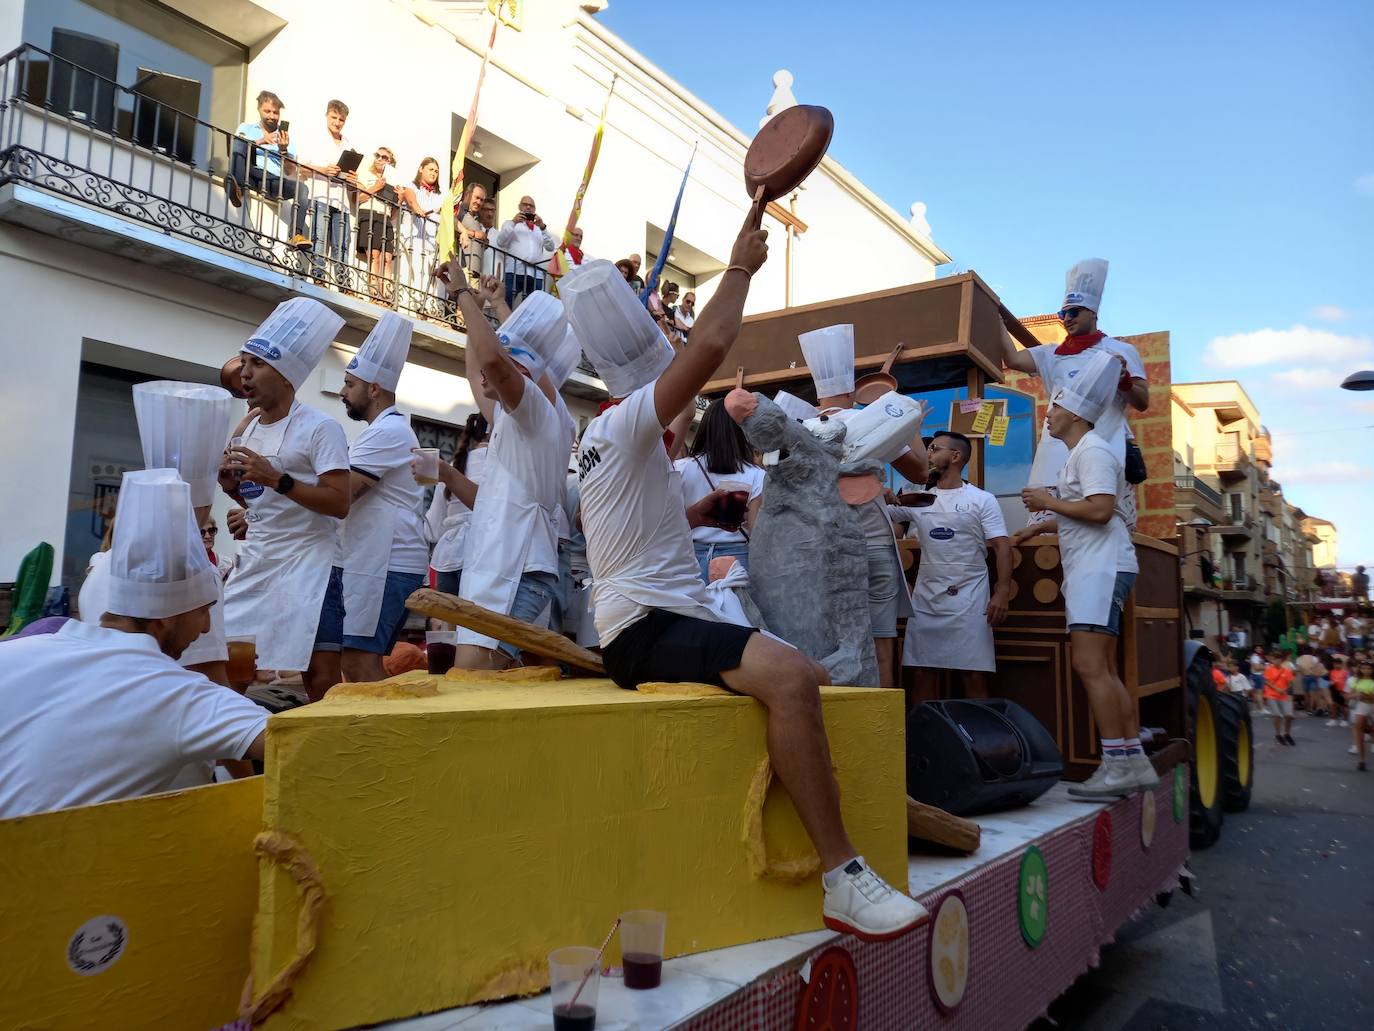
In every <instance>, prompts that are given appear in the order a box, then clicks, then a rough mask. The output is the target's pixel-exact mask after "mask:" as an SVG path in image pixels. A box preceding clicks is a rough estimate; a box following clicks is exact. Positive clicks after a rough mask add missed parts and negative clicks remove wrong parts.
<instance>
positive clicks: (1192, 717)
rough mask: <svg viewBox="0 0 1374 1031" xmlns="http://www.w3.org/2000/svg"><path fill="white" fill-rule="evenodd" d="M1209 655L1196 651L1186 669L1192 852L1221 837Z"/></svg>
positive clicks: (1214, 701) (1217, 741)
mask: <svg viewBox="0 0 1374 1031" xmlns="http://www.w3.org/2000/svg"><path fill="white" fill-rule="evenodd" d="M1217 710H1218V703H1217V687H1216V683H1215V681H1213V680H1212V653H1211V652H1209V651H1208V650H1207V649H1205V648H1203V649H1199V650H1198V652H1197V653H1196V654H1195V655H1194V656H1193V661H1192V662H1191V663H1189V665H1188V742H1189V744H1190V745H1191V746H1192V758H1193V762H1192V768H1193V776H1192V784H1191V786H1190V787H1189V790H1188V838H1189V844H1191V845H1192V847H1193V848H1194V849H1203V848H1211V847H1212V846H1213V845H1215V844H1216V841H1217V838H1219V837H1221V823H1222V820H1223V818H1224V816H1223V813H1222V809H1221V797H1222V791H1221V782H1222V777H1221V742H1220V739H1219V735H1218V719H1219V717H1218V712H1217Z"/></svg>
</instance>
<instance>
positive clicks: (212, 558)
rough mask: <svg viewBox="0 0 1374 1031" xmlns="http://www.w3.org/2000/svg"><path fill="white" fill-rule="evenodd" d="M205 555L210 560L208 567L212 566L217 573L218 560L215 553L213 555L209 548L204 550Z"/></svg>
mask: <svg viewBox="0 0 1374 1031" xmlns="http://www.w3.org/2000/svg"><path fill="white" fill-rule="evenodd" d="M205 554H206V555H208V556H209V558H210V565H212V566H214V567H215V570H216V572H218V571H219V559H218V558H216V557H215V553H214V552H213V551H212V550H210V549H209V548H206V549H205Z"/></svg>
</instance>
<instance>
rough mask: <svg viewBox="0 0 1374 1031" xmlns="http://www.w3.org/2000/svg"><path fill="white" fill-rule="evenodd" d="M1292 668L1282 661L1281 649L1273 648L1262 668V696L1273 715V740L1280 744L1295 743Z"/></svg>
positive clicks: (1270, 713)
mask: <svg viewBox="0 0 1374 1031" xmlns="http://www.w3.org/2000/svg"><path fill="white" fill-rule="evenodd" d="M1292 685H1293V670H1292V669H1290V668H1289V663H1287V662H1285V661H1284V656H1283V651H1282V650H1281V649H1278V648H1276V649H1274V651H1273V652H1272V653H1270V656H1269V665H1267V666H1266V667H1265V668H1264V697H1265V700H1266V701H1267V702H1268V703H1269V715H1271V716H1273V717H1274V740H1275V741H1277V742H1278V743H1279V744H1281V745H1292V744H1296V742H1295V741H1294V740H1293V699H1292V696H1291V694H1290V691H1291V689H1292Z"/></svg>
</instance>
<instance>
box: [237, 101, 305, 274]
mask: <svg viewBox="0 0 1374 1031" xmlns="http://www.w3.org/2000/svg"><path fill="white" fill-rule="evenodd" d="M257 103H258V120H257V121H256V122H244V123H243V124H242V125H240V126H239V127H238V131H237V133H236V134H235V135H237V136H238V137H239V139H238V140H235V141H234V144H233V147H232V151H231V153H230V156H229V178H228V179H226V180H225V181H224V188H225V190H226V192H227V193H228V194H229V203H231V204H233V205H234V207H236V208H238V207H242V206H243V191H244V188H245V187H247V188H249V189H254V190H257V191H258V192H259V193H261V194H262V195H263V196H264V197H266V198H267V199H268V200H285V201H290V202H291V221H292V228H293V230H294V235H293V236H292V237H291V247H292V248H293V249H294V250H298V251H308V250H310V237H308V236H306V235H305V230H306V218H307V217H308V209H309V201H310V194H309V192H308V191H307V190H306V188H305V186H304V185H303V184H302V183H301V181H300V178H299V177H300V169H299V167H298V166H297V165H296V151H295V149H294V148H293V147H292V146H291V136H290V134H289V133H288V132H287V131H286V129H284V128H282V122H281V109H282V106H283V105H282V102H281V98H280V97H279V96H277V95H276V94H275V93H271V92H269V91H268V90H263V91H262V92H261V93H259V94H258V100H257ZM244 141H246V142H244Z"/></svg>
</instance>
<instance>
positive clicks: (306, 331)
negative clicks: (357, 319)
mask: <svg viewBox="0 0 1374 1031" xmlns="http://www.w3.org/2000/svg"><path fill="white" fill-rule="evenodd" d="M343 324H344V320H343V319H342V318H340V317H339V316H338V315H335V314H334V313H333V312H332V311H330V310H329V309H328V308H326V307H325V306H324V305H323V304H321V303H320V302H319V301H314V300H311V299H310V298H309V297H293V298H291V300H289V301H282V303H281V304H279V305H277V306H276V308H274V309H273V311H272V314H271V315H269V316H267V319H266V321H265V322H263V324H262V325H261V326H259V327H258V328H257V329H255V330H253V335H252V336H250V337H249V338H248V342H247V343H245V344H244V345H243V347H242V348H241V350H243V351H246V352H247V353H248V354H251V355H255V356H257V357H258V358H261V359H262V360H263V361H265V362H266V363H267V364H268V365H270V366H272V368H274V369H276V370H277V371H278V372H280V373H281V374H282V376H284V377H285V378H286V381H287V382H288V383H290V384H291V385H292V386H293V387H296V388H297V389H299V388H300V386H301V384H302V383H304V382H305V378H306V377H307V376H309V375H310V373H311V372H312V371H313V370H314V368H315V366H316V365H318V364H319V363H320V359H321V358H323V357H324V352H325V351H326V350H328V348H329V345H330V344H332V343H333V342H334V337H335V336H337V335H338V332H339V330H340V329H342V328H343Z"/></svg>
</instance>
